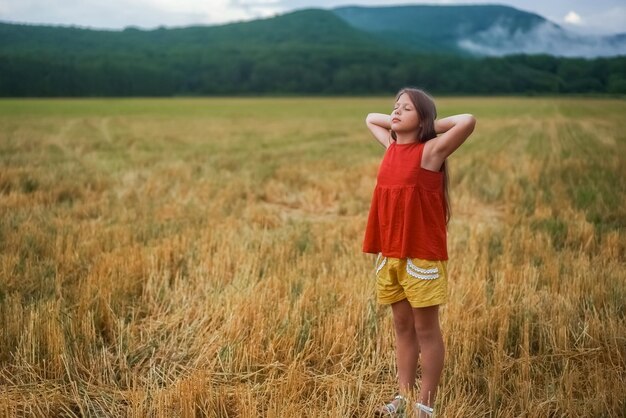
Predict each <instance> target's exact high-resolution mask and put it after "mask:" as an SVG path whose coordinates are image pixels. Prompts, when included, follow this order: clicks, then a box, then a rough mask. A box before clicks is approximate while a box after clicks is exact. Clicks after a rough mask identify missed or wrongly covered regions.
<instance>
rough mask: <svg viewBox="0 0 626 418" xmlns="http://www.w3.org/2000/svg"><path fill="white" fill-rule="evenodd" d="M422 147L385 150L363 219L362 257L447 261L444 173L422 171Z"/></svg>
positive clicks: (416, 144)
mask: <svg viewBox="0 0 626 418" xmlns="http://www.w3.org/2000/svg"><path fill="white" fill-rule="evenodd" d="M424 145H425V143H420V142H413V143H410V144H397V143H396V142H395V141H392V142H391V145H389V147H388V148H387V150H386V151H385V156H384V157H383V160H382V162H381V164H380V167H379V169H378V176H377V179H376V187H375V189H374V195H373V196H372V203H371V206H370V211H369V215H368V219H367V227H366V229H365V237H364V239H363V252H365V253H373V254H378V253H382V255H383V256H386V257H394V258H407V257H409V258H421V259H425V260H447V259H448V250H447V231H446V224H445V216H446V206H445V198H444V172H443V171H432V170H428V169H425V168H423V167H422V166H421V162H422V154H423V152H424Z"/></svg>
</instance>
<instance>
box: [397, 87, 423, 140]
mask: <svg viewBox="0 0 626 418" xmlns="http://www.w3.org/2000/svg"><path fill="white" fill-rule="evenodd" d="M418 125H419V115H418V114H417V109H416V108H415V105H413V102H411V99H410V98H409V95H408V94H406V93H402V94H401V95H400V97H398V100H397V101H396V103H395V104H394V107H393V112H391V129H393V130H394V132H410V131H416V130H417V128H418Z"/></svg>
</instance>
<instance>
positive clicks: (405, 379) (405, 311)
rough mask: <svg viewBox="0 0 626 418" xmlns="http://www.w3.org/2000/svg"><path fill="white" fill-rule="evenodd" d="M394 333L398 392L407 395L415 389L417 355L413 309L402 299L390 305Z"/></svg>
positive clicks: (417, 345)
mask: <svg viewBox="0 0 626 418" xmlns="http://www.w3.org/2000/svg"><path fill="white" fill-rule="evenodd" d="M391 308H392V312H393V324H394V328H395V332H396V364H397V367H398V384H399V386H400V391H401V392H405V393H408V392H409V391H411V390H413V389H414V387H415V372H416V370H417V358H418V355H419V349H420V347H419V344H418V338H417V335H416V333H415V331H416V327H415V323H414V314H413V308H412V307H411V305H410V304H409V301H407V300H406V299H403V300H401V301H399V302H396V303H393V304H392V305H391Z"/></svg>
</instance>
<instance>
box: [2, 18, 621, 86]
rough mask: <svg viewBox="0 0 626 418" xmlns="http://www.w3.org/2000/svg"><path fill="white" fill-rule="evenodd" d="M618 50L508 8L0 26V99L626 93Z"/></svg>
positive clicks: (617, 42)
mask: <svg viewBox="0 0 626 418" xmlns="http://www.w3.org/2000/svg"><path fill="white" fill-rule="evenodd" d="M625 45H626V35H625V34H622V35H615V36H607V37H584V36H582V35H575V34H572V33H570V32H568V31H566V30H564V29H562V28H560V27H559V26H557V25H555V24H554V23H551V22H549V21H547V20H546V19H544V18H542V17H541V16H538V15H536V14H533V13H528V12H524V11H520V10H517V9H514V8H512V7H508V6H396V7H338V8H335V9H330V10H326V9H304V10H297V11H294V12H290V13H285V14H281V15H278V16H274V17H270V18H265V19H257V20H253V21H248V22H237V23H230V24H225V25H214V26H206V25H195V26H186V27H174V28H165V27H158V28H156V29H141V28H136V27H127V28H125V29H123V30H101V29H98V30H96V29H89V28H81V27H75V26H54V25H31V24H19V23H6V22H5V23H0V96H9V97H24V96H28V97H32V96H44V97H58V96H70V97H76V96H80V97H83V96H172V95H233V94H234V95H236V94H255V95H258V94H313V95H319V94H324V95H326V94H329V95H334V94H378V93H381V94H382V93H388V92H389V91H395V90H396V89H398V88H399V87H400V86H405V85H417V86H421V87H423V88H426V89H430V91H432V92H433V93H437V94H570V93H575V94H579V93H584V94H587V93H591V94H607V93H608V94H626V48H625ZM576 57H578V58H576Z"/></svg>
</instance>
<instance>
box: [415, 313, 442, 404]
mask: <svg viewBox="0 0 626 418" xmlns="http://www.w3.org/2000/svg"><path fill="white" fill-rule="evenodd" d="M413 317H414V320H415V333H416V334H417V337H418V338H419V342H420V348H421V350H422V358H421V361H422V364H421V366H422V387H421V390H420V394H419V398H418V402H420V403H421V404H423V405H427V406H430V407H432V406H433V405H434V404H435V396H436V395H437V386H438V385H439V379H440V378H441V371H442V370H443V360H444V354H445V347H444V345H443V336H442V335H441V329H440V328H439V305H435V306H428V307H425V308H413Z"/></svg>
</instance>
